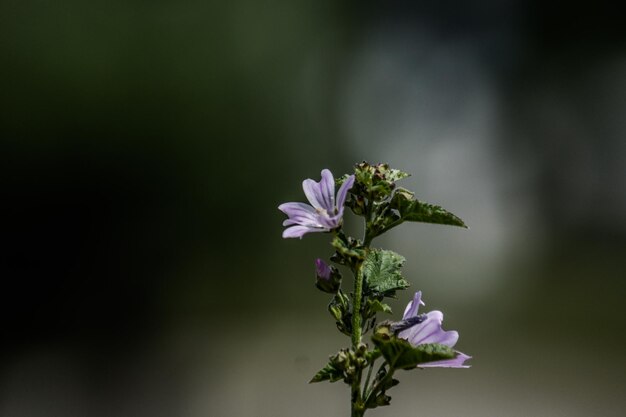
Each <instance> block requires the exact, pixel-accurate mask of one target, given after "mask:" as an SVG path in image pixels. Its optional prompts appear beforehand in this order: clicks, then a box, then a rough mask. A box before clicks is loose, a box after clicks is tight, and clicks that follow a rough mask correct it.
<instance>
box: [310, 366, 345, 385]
mask: <svg viewBox="0 0 626 417" xmlns="http://www.w3.org/2000/svg"><path fill="white" fill-rule="evenodd" d="M341 379H343V371H342V370H341V369H337V368H336V367H335V366H333V364H332V363H329V364H327V365H326V366H325V367H323V368H322V369H320V371H319V372H318V373H316V374H315V376H314V377H313V378H311V380H310V381H309V384H312V383H314V382H322V381H330V382H337V381H339V380H341Z"/></svg>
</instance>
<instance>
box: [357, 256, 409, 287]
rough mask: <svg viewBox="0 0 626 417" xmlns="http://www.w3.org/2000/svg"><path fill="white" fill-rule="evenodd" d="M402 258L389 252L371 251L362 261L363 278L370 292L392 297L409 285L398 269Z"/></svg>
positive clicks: (402, 261)
mask: <svg viewBox="0 0 626 417" xmlns="http://www.w3.org/2000/svg"><path fill="white" fill-rule="evenodd" d="M404 261H405V259H404V257H403V256H401V255H398V254H397V253H395V252H393V251H390V250H381V249H372V250H370V251H369V252H368V253H367V255H366V256H365V260H364V261H363V266H362V268H363V277H364V281H365V283H366V285H367V288H368V289H369V290H370V291H374V292H377V293H381V294H386V295H393V294H394V293H395V291H396V290H402V289H405V288H407V287H408V286H409V283H408V282H407V281H406V280H405V279H404V277H402V273H401V272H400V268H401V267H402V265H403V264H404Z"/></svg>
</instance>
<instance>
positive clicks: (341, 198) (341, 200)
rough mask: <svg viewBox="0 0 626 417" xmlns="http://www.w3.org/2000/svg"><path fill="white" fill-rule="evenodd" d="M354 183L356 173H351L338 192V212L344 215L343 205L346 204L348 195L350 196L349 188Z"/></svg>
mask: <svg viewBox="0 0 626 417" xmlns="http://www.w3.org/2000/svg"><path fill="white" fill-rule="evenodd" d="M353 185H354V175H350V176H349V177H348V178H347V179H346V180H345V181H344V183H343V184H341V187H339V191H338V192H337V209H338V214H339V215H340V216H341V215H343V206H344V205H345V204H346V197H347V196H348V190H349V189H350V188H352V186H353Z"/></svg>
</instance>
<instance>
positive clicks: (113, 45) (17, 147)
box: [0, 0, 626, 417]
mask: <svg viewBox="0 0 626 417" xmlns="http://www.w3.org/2000/svg"><path fill="white" fill-rule="evenodd" d="M613 7H616V6H612V5H608V4H607V5H604V4H602V3H594V5H593V6H592V5H591V4H587V5H585V6H576V5H575V4H574V3H566V2H556V3H551V5H550V6H546V5H545V4H544V2H539V1H521V0H518V1H514V0H510V1H505V2H498V3H497V4H492V2H482V1H465V2H461V1H451V0H449V1H422V2H385V3H384V5H383V4H382V3H381V4H378V3H375V2H352V3H350V2H334V1H308V0H303V1H282V0H278V1H271V2H258V1H235V2H222V3H217V2H207V1H187V0H185V1H178V2H169V1H140V0H132V1H110V0H108V1H104V0H94V1H74V0H61V1H44V0H39V1H37V0H30V1H23V0H22V1H17V0H4V1H3V2H2V3H0V57H1V64H0V138H1V140H2V150H1V152H0V167H1V168H0V169H1V172H2V175H1V180H0V184H1V185H2V195H3V198H2V208H3V210H2V211H3V212H4V215H3V216H2V229H1V230H0V239H1V241H2V242H3V245H2V246H3V248H2V253H1V255H0V261H1V262H0V268H1V269H0V276H1V277H2V283H3V288H2V303H0V306H1V307H0V309H1V310H0V313H1V315H0V317H1V318H0V320H1V324H2V339H3V340H4V341H3V343H2V344H1V345H0V346H1V347H0V355H1V362H0V415H3V416H5V415H6V416H11V417H22V416H144V415H145V416H150V417H158V416H172V417H173V416H176V417H186V416H189V417H195V416H219V417H222V416H223V417H231V416H232V417H240V416H267V417H281V416H320V415H325V416H345V415H347V413H348V390H347V388H346V387H345V386H342V385H340V384H335V385H329V384H318V385H312V386H308V385H307V384H306V382H307V381H308V380H309V378H310V377H311V376H312V375H313V374H314V373H315V372H316V371H317V369H319V368H320V367H321V366H322V365H323V364H324V361H325V359H326V357H327V355H329V354H331V353H334V352H335V351H336V350H337V349H338V348H340V347H344V346H345V345H347V344H348V340H347V338H343V337H341V336H340V335H339V334H338V332H337V331H336V330H335V329H334V324H333V323H332V320H331V319H330V317H329V316H328V314H327V313H326V311H325V308H326V303H327V301H328V300H327V297H326V296H325V295H323V294H321V293H319V292H318V291H316V290H315V288H314V285H313V260H314V259H315V258H316V257H318V256H322V257H328V256H329V255H330V252H331V249H330V246H328V244H327V239H326V236H325V235H319V234H317V235H312V236H306V237H305V238H304V239H303V240H302V241H298V240H289V241H285V240H282V239H281V237H280V234H281V230H282V227H281V226H280V224H281V221H282V220H283V216H282V214H281V213H280V212H279V211H278V210H277V209H276V207H277V206H278V205H279V204H280V203H282V202H285V201H300V200H303V199H304V196H303V194H302V193H301V189H300V183H301V181H302V180H303V179H304V178H314V179H316V180H317V179H319V172H320V170H321V169H322V168H330V169H331V170H332V171H333V172H334V173H335V174H337V175H340V174H343V173H345V172H348V171H350V169H351V166H352V164H353V163H355V162H358V161H360V160H363V159H367V160H369V161H371V162H378V161H382V162H388V163H390V164H391V165H393V166H395V167H397V168H400V169H402V170H405V171H408V172H411V173H413V174H414V175H413V177H411V178H409V179H408V180H406V186H407V187H409V188H411V189H413V190H414V191H416V193H417V195H418V197H419V198H421V199H424V200H426V201H431V202H434V203H439V204H441V205H443V206H444V207H446V208H447V209H449V210H451V211H452V212H454V213H455V214H458V215H459V216H460V217H462V218H463V219H464V220H465V221H466V222H467V224H468V225H469V226H470V229H469V230H462V229H457V228H446V227H443V226H432V225H420V224H411V225H406V226H403V227H402V228H398V229H396V230H393V231H392V232H390V234H389V235H388V236H386V237H384V238H383V239H380V241H378V243H377V244H380V245H381V246H385V247H387V248H391V249H394V250H396V251H398V252H400V253H402V254H403V255H404V256H406V258H407V266H406V277H407V279H408V280H409V281H410V282H411V283H412V288H411V290H417V289H421V290H423V292H424V299H425V300H426V303H427V308H428V309H440V310H442V311H444V312H445V314H446V321H445V323H444V325H445V327H446V328H447V329H457V330H459V332H460V334H461V337H460V342H459V344H458V345H457V346H458V348H459V349H460V350H462V351H463V352H466V353H468V354H470V355H473V356H474V359H473V360H472V365H473V367H472V368H471V369H469V370H444V369H431V370H425V371H415V372H412V373H405V374H402V375H400V379H401V381H402V383H401V384H400V385H399V387H398V388H396V389H395V390H394V391H395V394H394V393H393V392H392V395H393V405H392V407H393V408H388V409H380V410H375V411H373V412H371V414H372V416H376V415H378V416H383V415H394V416H415V415H418V416H451V417H452V416H455V417H456V416H468V417H469V416H534V417H536V416H546V417H547V416H568V417H576V416H581V417H582V416H591V415H598V416H619V415H622V413H623V410H624V408H625V407H626V402H625V400H624V396H623V391H624V388H626V377H625V376H624V375H626V372H625V371H626V363H625V360H624V355H623V352H624V342H625V336H624V334H625V333H624V327H625V326H624V325H625V322H626V317H625V313H626V307H625V306H624V296H625V291H624V290H625V287H626V284H624V277H626V272H625V271H626V263H625V260H624V256H625V255H626V214H625V213H626V141H625V140H624V138H625V137H626V124H625V123H624V109H625V108H626V49H625V48H624V46H625V42H624V41H625V40H626V36H625V34H624V31H623V30H622V29H621V27H620V26H623V22H621V20H620V19H619V13H618V12H617V11H616V10H613ZM346 221H347V227H348V229H349V230H352V231H355V232H357V233H358V232H359V230H360V228H359V227H360V226H359V225H358V224H356V223H355V222H354V221H353V220H351V219H347V220H346ZM411 295H412V293H411V292H410V291H407V292H404V293H402V294H400V298H399V299H398V302H397V303H396V304H394V310H395V312H396V317H397V316H398V315H399V314H400V312H401V311H402V308H403V306H404V305H405V303H406V302H407V301H408V300H409V299H410V298H411Z"/></svg>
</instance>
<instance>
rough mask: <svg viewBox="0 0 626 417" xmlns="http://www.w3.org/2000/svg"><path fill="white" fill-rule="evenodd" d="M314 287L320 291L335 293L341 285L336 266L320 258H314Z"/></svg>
mask: <svg viewBox="0 0 626 417" xmlns="http://www.w3.org/2000/svg"><path fill="white" fill-rule="evenodd" d="M315 275H316V283H315V285H316V287H317V288H319V289H320V290H321V291H323V292H326V293H329V294H336V293H337V291H339V288H340V287H341V274H340V273H339V271H338V270H337V268H335V267H333V266H329V265H328V264H326V262H324V261H323V260H321V259H319V258H318V259H316V260H315Z"/></svg>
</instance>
